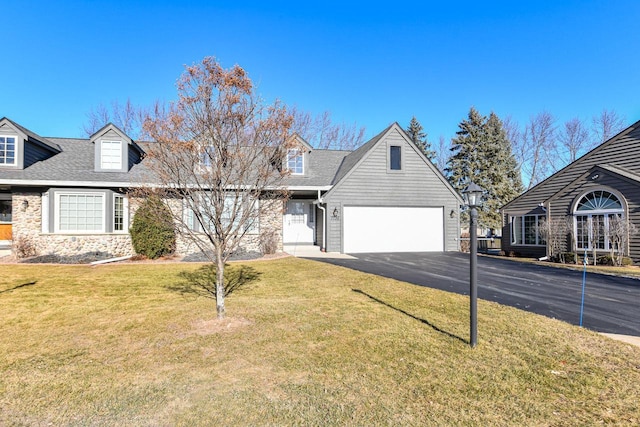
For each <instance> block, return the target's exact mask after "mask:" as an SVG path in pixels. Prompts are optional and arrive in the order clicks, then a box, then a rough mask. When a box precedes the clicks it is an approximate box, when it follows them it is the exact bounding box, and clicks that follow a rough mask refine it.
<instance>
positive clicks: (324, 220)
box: [318, 190, 327, 252]
mask: <svg viewBox="0 0 640 427" xmlns="http://www.w3.org/2000/svg"><path fill="white" fill-rule="evenodd" d="M321 203H322V197H320V190H318V208H320V210H321V211H322V246H321V247H320V251H321V252H326V251H327V246H326V241H327V209H326V208H325V207H323V206H322V205H321Z"/></svg>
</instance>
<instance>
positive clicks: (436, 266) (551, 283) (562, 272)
mask: <svg viewBox="0 0 640 427" xmlns="http://www.w3.org/2000/svg"><path fill="white" fill-rule="evenodd" d="M354 256H355V257H356V259H328V258H323V259H318V261H322V262H327V263H331V264H335V265H341V266H344V267H348V268H352V269H355V270H359V271H364V272H367V273H373V274H377V275H380V276H384V277H390V278H393V279H398V280H402V281H404V282H409V283H414V284H416V285H420V286H428V287H430V288H435V289H441V290H444V291H449V292H455V293H458V294H464V295H468V294H469V254H463V253H457V252H456V253H453V252H450V253H393V254H355V255H354ZM581 295H582V272H581V271H572V270H566V269H560V268H554V267H546V266H540V265H534V264H527V263H521V262H514V261H511V260H506V259H499V258H492V257H484V256H480V257H479V258H478V298H481V299H485V300H489V301H495V302H498V303H500V304H504V305H509V306H512V307H516V308H520V309H522V310H526V311H530V312H533V313H538V314H542V315H544V316H548V317H552V318H556V319H560V320H563V321H566V322H569V323H572V324H575V325H578V324H579V322H580V302H581ZM583 326H584V327H585V328H589V329H592V330H594V331H597V332H605V333H613V334H623V335H634V336H640V280H638V279H631V278H623V277H614V276H606V275H601V274H592V273H587V280H586V294H585V305H584V315H583Z"/></svg>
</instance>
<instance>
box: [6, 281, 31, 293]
mask: <svg viewBox="0 0 640 427" xmlns="http://www.w3.org/2000/svg"><path fill="white" fill-rule="evenodd" d="M36 283H38V282H37V281H35V280H34V281H33V282H27V283H22V284H20V285H16V286H14V287H13V288H9V289H4V290H2V291H0V294H3V293H5V292H11V291H15V290H16V289H20V288H24V287H26V286H33V285H35V284H36Z"/></svg>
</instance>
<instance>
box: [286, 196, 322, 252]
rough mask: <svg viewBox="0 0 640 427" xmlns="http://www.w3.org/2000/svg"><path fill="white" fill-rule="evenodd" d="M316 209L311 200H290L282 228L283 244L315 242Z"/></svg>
mask: <svg viewBox="0 0 640 427" xmlns="http://www.w3.org/2000/svg"><path fill="white" fill-rule="evenodd" d="M315 228H316V218H315V209H314V206H313V203H312V202H311V201H309V200H289V201H287V210H286V212H285V214H284V223H283V227H282V241H283V243H310V244H313V242H314V234H315Z"/></svg>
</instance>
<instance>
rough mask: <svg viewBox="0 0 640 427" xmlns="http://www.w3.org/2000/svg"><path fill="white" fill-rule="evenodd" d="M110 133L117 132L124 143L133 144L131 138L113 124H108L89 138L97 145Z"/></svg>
mask: <svg viewBox="0 0 640 427" xmlns="http://www.w3.org/2000/svg"><path fill="white" fill-rule="evenodd" d="M109 132H115V133H116V134H117V135H118V136H119V137H120V138H122V140H123V141H126V142H127V144H132V143H133V140H132V139H131V138H129V136H128V135H127V134H126V133H124V132H123V131H122V130H120V128H119V127H118V126H116V125H114V124H113V123H107V124H106V125H104V126H103V127H101V128H100V129H98V130H97V131H95V132H94V133H93V135H91V136H90V137H89V141H91V142H92V143H95V142H96V141H97V140H98V139H99V138H102V137H103V136H105V135H107V134H108V133H109Z"/></svg>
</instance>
